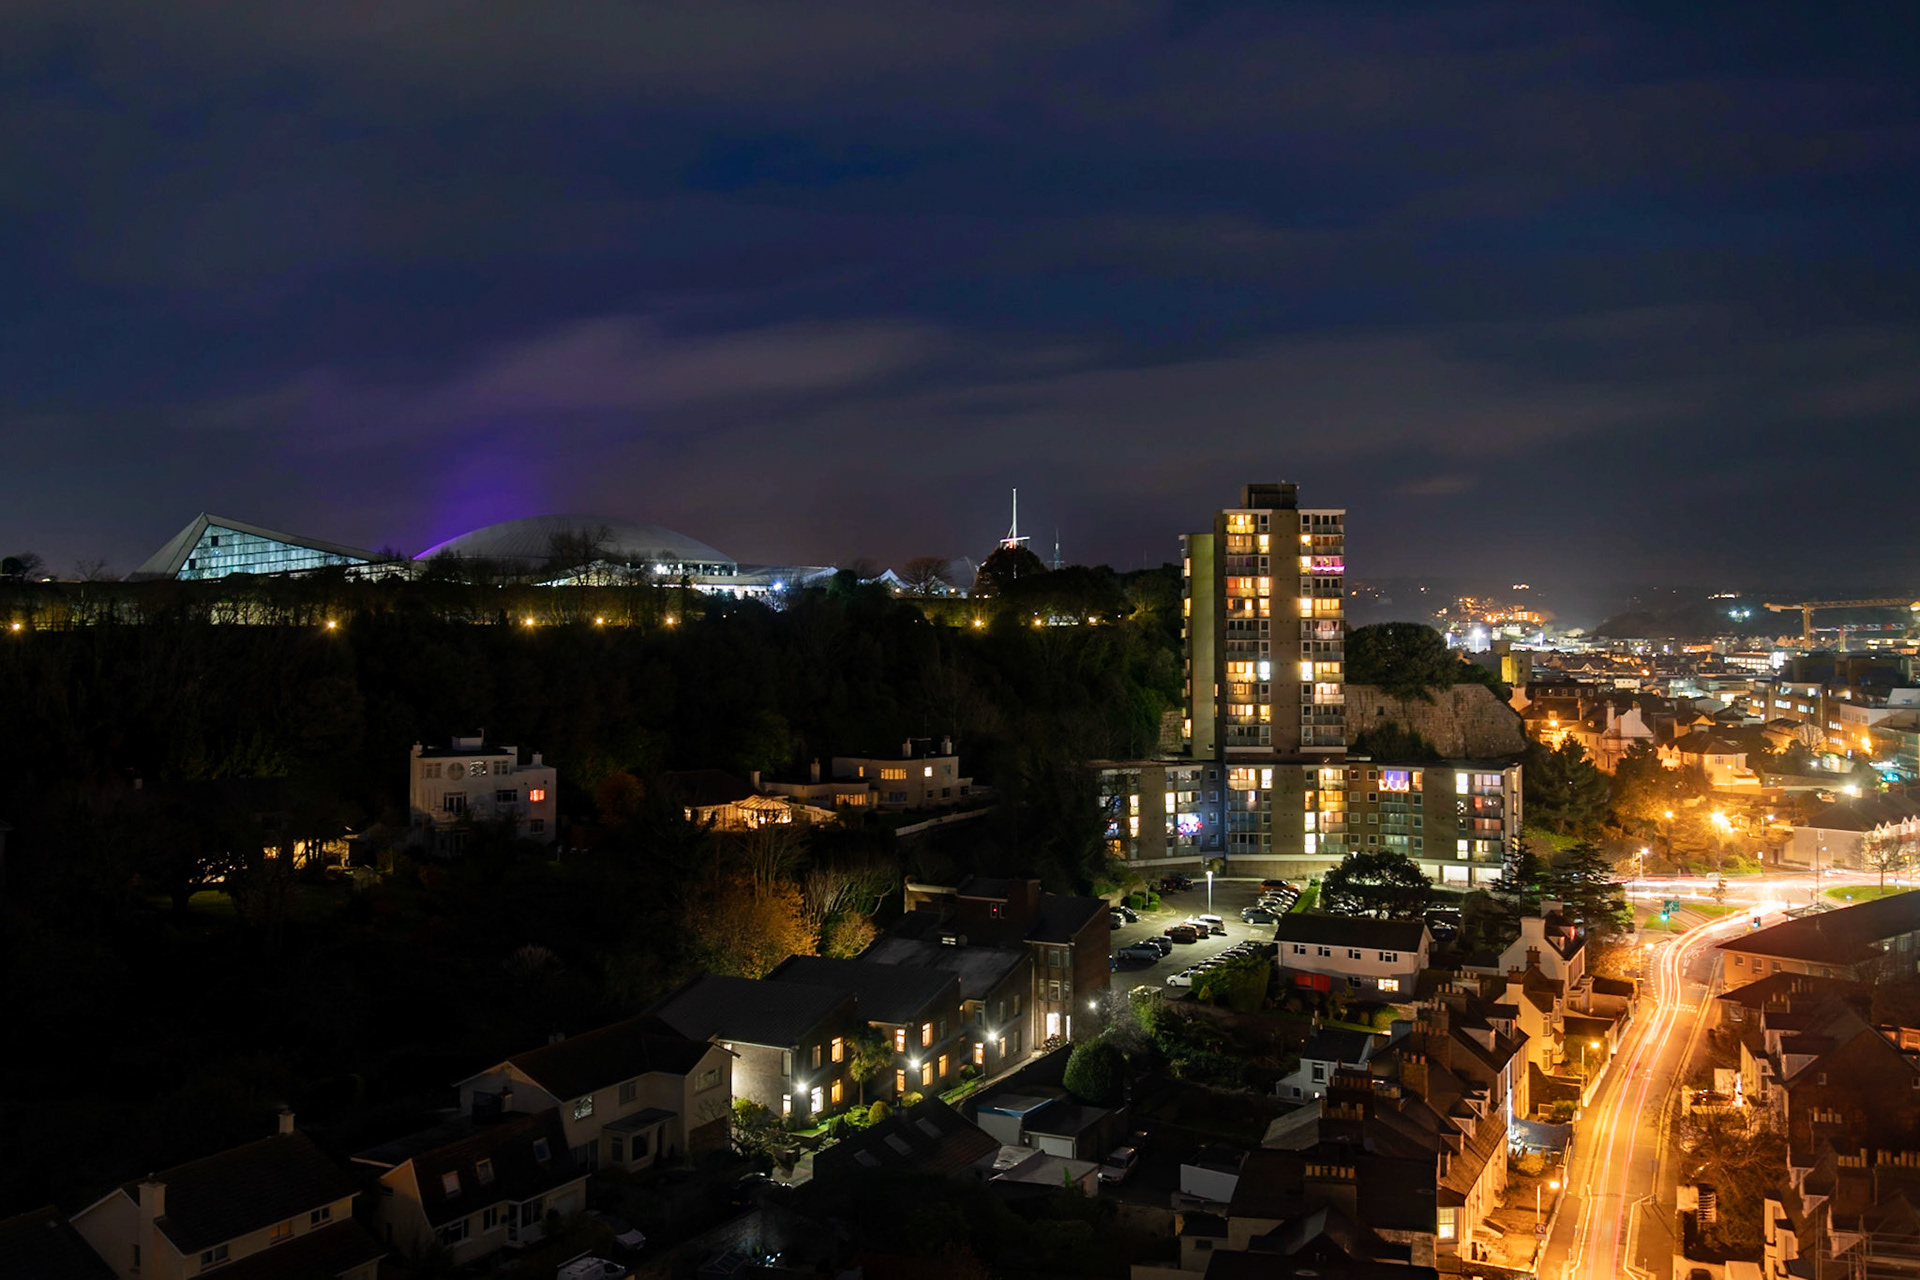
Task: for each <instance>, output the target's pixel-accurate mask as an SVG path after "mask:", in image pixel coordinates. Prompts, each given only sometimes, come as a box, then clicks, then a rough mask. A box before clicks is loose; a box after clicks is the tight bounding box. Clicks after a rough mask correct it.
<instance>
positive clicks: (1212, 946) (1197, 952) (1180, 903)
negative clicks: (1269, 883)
mask: <svg viewBox="0 0 1920 1280" xmlns="http://www.w3.org/2000/svg"><path fill="white" fill-rule="evenodd" d="M1259 900H1260V882H1259V881H1258V880H1221V879H1218V878H1216V879H1215V880H1214V882H1213V914H1214V915H1217V916H1219V917H1220V918H1221V919H1222V920H1224V921H1226V924H1227V936H1226V937H1224V938H1220V937H1212V938H1203V939H1201V940H1200V941H1198V942H1189V943H1179V942H1176V943H1174V944H1173V954H1172V955H1169V956H1166V957H1165V958H1163V959H1160V960H1157V961H1155V962H1154V963H1152V964H1143V963H1141V962H1139V961H1137V960H1125V959H1123V960H1121V961H1120V967H1119V968H1118V969H1116V970H1114V973H1113V982H1112V986H1113V989H1114V990H1115V991H1130V990H1132V989H1133V988H1134V987H1137V986H1141V985H1143V984H1144V985H1147V986H1155V987H1159V986H1165V985H1166V981H1167V979H1168V978H1170V977H1172V976H1173V975H1174V974H1176V973H1179V972H1180V971H1181V970H1182V969H1184V968H1186V967H1187V966H1188V965H1190V964H1194V963H1195V962H1197V961H1200V960H1205V959H1206V958H1207V957H1209V956H1214V955H1218V954H1219V953H1220V952H1222V951H1225V950H1226V949H1227V948H1228V947H1230V946H1232V945H1233V944H1234V943H1236V942H1245V941H1247V940H1248V939H1249V938H1252V939H1255V940H1257V941H1260V942H1271V941H1273V926H1272V925H1270V924H1242V923H1241V921H1240V908H1242V907H1250V906H1252V905H1253V904H1254V903H1256V902H1258V901H1259ZM1206 909H1207V882H1206V881H1205V880H1204V879H1201V880H1198V881H1197V882H1196V883H1195V884H1194V886H1193V888H1191V889H1187V890H1183V891H1182V892H1179V893H1167V894H1162V895H1161V897H1160V909H1159V910H1158V911H1142V912H1141V913H1140V922H1139V923H1138V924H1129V925H1122V926H1121V927H1120V928H1118V929H1115V930H1114V931H1113V949H1114V950H1115V951H1116V952H1117V951H1119V950H1120V948H1122V947H1124V946H1126V945H1127V944H1128V943H1130V942H1137V941H1139V940H1140V939H1141V938H1144V937H1146V936H1148V935H1149V934H1159V933H1164V932H1166V930H1167V927H1168V926H1169V925H1174V924H1178V923H1180V921H1182V920H1184V919H1186V918H1187V917H1188V916H1195V915H1200V914H1202V913H1203V912H1205V911H1206ZM1186 993H1187V989H1186V988H1184V987H1174V988H1171V989H1170V990H1168V992H1167V995H1168V996H1169V997H1178V996H1183V995H1185V994H1186Z"/></svg>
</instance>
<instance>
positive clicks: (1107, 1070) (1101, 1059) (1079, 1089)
mask: <svg viewBox="0 0 1920 1280" xmlns="http://www.w3.org/2000/svg"><path fill="white" fill-rule="evenodd" d="M1126 1069H1127V1060H1126V1057H1125V1055H1123V1054H1122V1053H1121V1052H1120V1049H1119V1047H1118V1046H1116V1045H1114V1044H1112V1043H1111V1042H1109V1041H1107V1040H1105V1039H1099V1040H1091V1041H1088V1042H1087V1043H1086V1044H1083V1045H1078V1046H1076V1047H1075V1048H1074V1051H1073V1056H1072V1057H1070V1058H1068V1059H1067V1071H1066V1074H1065V1075H1064V1076H1063V1077H1062V1078H1061V1080H1060V1083H1061V1084H1064V1085H1065V1086H1066V1087H1067V1092H1068V1093H1071V1094H1072V1095H1073V1096H1074V1097H1076V1098H1078V1099H1079V1100H1080V1101H1081V1102H1083V1103H1085V1104H1087V1105H1088V1106H1092V1107H1110V1106H1113V1105H1114V1104H1115V1103H1117V1102H1119V1101H1120V1096H1121V1092H1122V1082H1123V1077H1124V1075H1125V1072H1126Z"/></svg>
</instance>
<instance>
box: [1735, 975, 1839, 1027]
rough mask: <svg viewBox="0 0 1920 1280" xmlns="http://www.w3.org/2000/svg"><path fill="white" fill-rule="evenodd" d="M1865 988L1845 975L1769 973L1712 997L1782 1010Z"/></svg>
mask: <svg viewBox="0 0 1920 1280" xmlns="http://www.w3.org/2000/svg"><path fill="white" fill-rule="evenodd" d="M1865 991H1866V988H1865V987H1864V986H1862V985H1861V984H1860V983H1857V982H1851V981H1848V980H1847V979H1845V978H1821V977H1815V976H1813V975H1810V974H1805V973H1770V974H1768V975H1767V976H1766V977H1764V978H1760V979H1758V980H1757V981H1754V982H1749V983H1747V984H1746V985H1745V986H1741V987H1735V988H1734V989H1733V990H1731V991H1723V992H1721V993H1720V994H1719V995H1718V996H1715V997H1714V998H1715V999H1716V1000H1723V1001H1725V1002H1726V1003H1728V1004H1737V1005H1740V1006H1741V1007H1743V1008H1747V1009H1760V1008H1765V1007H1766V1006H1768V1005H1774V1006H1776V1007H1777V1008H1779V1009H1784V1008H1786V1007H1789V1006H1793V1005H1800V1004H1813V1003H1814V1002H1816V1001H1823V1000H1826V999H1828V998H1830V997H1833V996H1840V997H1846V996H1857V995H1862V994H1865ZM1770 1016H1771V1015H1770Z"/></svg>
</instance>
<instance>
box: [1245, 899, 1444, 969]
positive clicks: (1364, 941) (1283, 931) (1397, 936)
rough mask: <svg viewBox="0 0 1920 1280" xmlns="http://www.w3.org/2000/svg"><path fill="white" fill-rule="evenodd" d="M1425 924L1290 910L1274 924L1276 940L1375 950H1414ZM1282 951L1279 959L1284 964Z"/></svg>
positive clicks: (1423, 933)
mask: <svg viewBox="0 0 1920 1280" xmlns="http://www.w3.org/2000/svg"><path fill="white" fill-rule="evenodd" d="M1426 931H1427V926H1426V925H1425V924H1424V923H1422V922H1421V921H1418V920H1370V919H1367V918H1365V917H1362V916H1324V915H1309V914H1307V913H1305V912H1299V911H1295V912H1290V913H1289V914H1287V915H1284V916H1281V917H1280V922H1279V923H1278V924H1277V925H1275V926H1274V934H1273V936H1274V940H1275V941H1277V942H1312V943H1321V944H1324V945H1327V946H1341V947H1360V948H1362V949H1373V950H1379V951H1409V952H1411V951H1418V950H1419V949H1420V941H1421V938H1422V937H1423V936H1424V935H1425V934H1426ZM1286 961H1287V957H1286V955H1285V954H1284V953H1282V955H1281V956H1280V962H1281V963H1282V964H1285V963H1286Z"/></svg>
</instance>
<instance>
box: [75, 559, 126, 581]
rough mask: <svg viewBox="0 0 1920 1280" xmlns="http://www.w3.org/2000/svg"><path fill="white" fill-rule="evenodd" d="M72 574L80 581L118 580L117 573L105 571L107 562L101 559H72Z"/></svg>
mask: <svg viewBox="0 0 1920 1280" xmlns="http://www.w3.org/2000/svg"><path fill="white" fill-rule="evenodd" d="M73 576H74V577H76V578H78V579H80V581H82V582H117V581H118V580H119V578H118V575H116V574H111V573H108V572H107V562H106V561H105V560H103V559H91V560H76V561H74V564H73Z"/></svg>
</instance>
